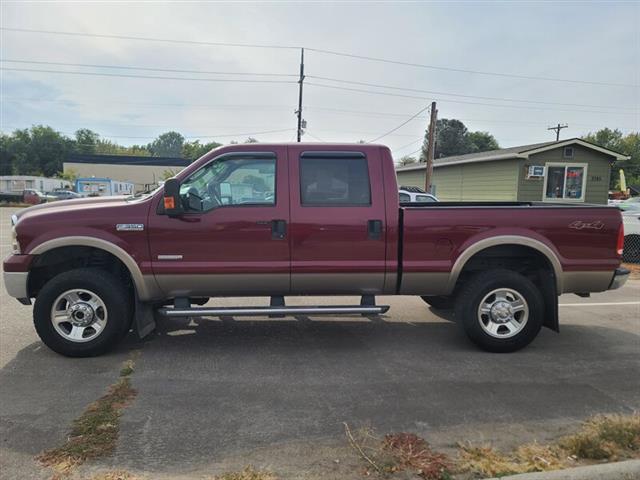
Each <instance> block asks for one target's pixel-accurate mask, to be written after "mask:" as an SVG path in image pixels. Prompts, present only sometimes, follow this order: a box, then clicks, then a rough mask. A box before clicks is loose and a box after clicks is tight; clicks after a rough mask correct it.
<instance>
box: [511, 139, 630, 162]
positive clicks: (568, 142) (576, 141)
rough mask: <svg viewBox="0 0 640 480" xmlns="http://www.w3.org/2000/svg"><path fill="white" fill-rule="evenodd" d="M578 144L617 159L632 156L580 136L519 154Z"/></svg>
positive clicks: (525, 155)
mask: <svg viewBox="0 0 640 480" xmlns="http://www.w3.org/2000/svg"><path fill="white" fill-rule="evenodd" d="M573 144H577V145H580V146H582V147H585V148H590V149H592V150H595V151H597V152H600V153H604V154H606V155H611V156H612V157H615V158H616V160H629V159H630V158H631V157H630V156H628V155H622V154H621V153H617V152H614V151H613V150H609V149H607V148H603V147H600V146H598V145H594V144H593V143H589V142H585V141H584V140H581V139H579V138H572V139H569V140H563V141H562V142H558V143H553V144H551V145H546V146H544V147H538V148H534V149H533V150H527V151H525V152H521V153H520V155H519V156H521V157H523V158H528V157H529V155H533V154H534V153H540V152H546V151H547V150H554V149H556V148H560V147H568V146H570V145H573Z"/></svg>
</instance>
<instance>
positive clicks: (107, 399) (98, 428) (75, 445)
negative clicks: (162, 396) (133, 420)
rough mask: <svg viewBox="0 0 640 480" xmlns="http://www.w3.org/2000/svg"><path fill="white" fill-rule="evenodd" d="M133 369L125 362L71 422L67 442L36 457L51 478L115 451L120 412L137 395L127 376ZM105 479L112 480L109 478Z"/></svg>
mask: <svg viewBox="0 0 640 480" xmlns="http://www.w3.org/2000/svg"><path fill="white" fill-rule="evenodd" d="M133 370H134V362H133V360H128V361H127V362H125V363H124V364H123V367H122V369H121V371H120V378H119V379H118V381H117V382H116V383H114V384H113V385H111V386H110V387H109V389H108V391H107V393H106V394H105V395H103V396H102V397H100V398H99V399H98V400H96V401H95V402H93V403H92V404H91V405H89V406H88V407H87V408H86V409H85V411H84V412H83V413H82V415H80V417H78V418H76V419H75V420H74V421H73V424H72V426H71V431H70V432H69V436H68V437H67V441H66V442H65V443H64V444H63V445H61V446H59V447H56V448H53V449H51V450H47V451H45V452H43V453H42V454H40V455H39V456H38V457H37V460H38V461H39V462H40V463H41V464H42V465H44V466H46V467H51V468H52V469H53V471H54V478H61V477H64V476H68V475H70V474H71V472H72V471H73V469H74V468H75V467H77V466H78V465H80V464H82V463H84V462H86V461H87V460H89V459H93V458H98V457H103V456H106V455H109V454H111V453H112V452H113V451H114V450H115V448H116V442H117V440H118V434H119V431H120V417H121V415H122V411H123V410H124V408H125V407H126V406H127V405H128V404H129V403H130V402H131V401H132V400H133V399H134V398H135V396H136V391H135V390H134V389H133V388H132V386H131V379H130V378H129V376H130V375H131V374H132V373H133ZM105 475H112V476H113V480H118V479H119V478H120V477H118V476H117V475H121V476H122V475H125V476H122V479H123V480H129V479H132V478H134V477H132V476H131V474H128V473H127V472H118V471H114V472H108V473H107V474H105ZM114 475H115V476H114ZM126 475H129V476H128V477H127V476H126ZM98 478H102V477H98ZM104 478H105V479H106V480H111V478H112V477H104Z"/></svg>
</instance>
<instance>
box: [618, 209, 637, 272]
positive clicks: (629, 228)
mask: <svg viewBox="0 0 640 480" xmlns="http://www.w3.org/2000/svg"><path fill="white" fill-rule="evenodd" d="M622 220H623V222H624V250H623V253H622V259H623V260H624V261H625V262H633V263H640V211H638V212H633V213H631V212H625V213H623V215H622Z"/></svg>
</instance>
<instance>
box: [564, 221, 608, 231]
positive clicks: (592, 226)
mask: <svg viewBox="0 0 640 480" xmlns="http://www.w3.org/2000/svg"><path fill="white" fill-rule="evenodd" d="M602 227H604V223H602V222H601V221H600V220H596V221H595V222H583V221H582V220H576V221H575V222H572V223H570V224H569V228H575V229H576V230H582V229H584V228H590V229H592V230H602Z"/></svg>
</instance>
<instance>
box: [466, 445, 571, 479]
mask: <svg viewBox="0 0 640 480" xmlns="http://www.w3.org/2000/svg"><path fill="white" fill-rule="evenodd" d="M459 448H460V458H459V460H458V462H457V470H458V471H459V472H471V473H473V474H475V475H479V476H481V477H503V476H505V475H515V474H517V473H528V472H544V471H548V470H559V469H562V468H565V463H564V461H563V460H562V459H563V454H562V452H561V451H559V450H558V449H555V448H553V447H549V446H545V445H539V444H537V443H531V444H527V445H522V446H520V447H518V448H517V449H516V450H515V451H514V452H513V453H511V454H510V455H505V454H503V453H501V452H499V451H497V450H495V449H494V448H492V447H488V446H483V447H474V446H471V445H466V446H465V445H460V446H459Z"/></svg>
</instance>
